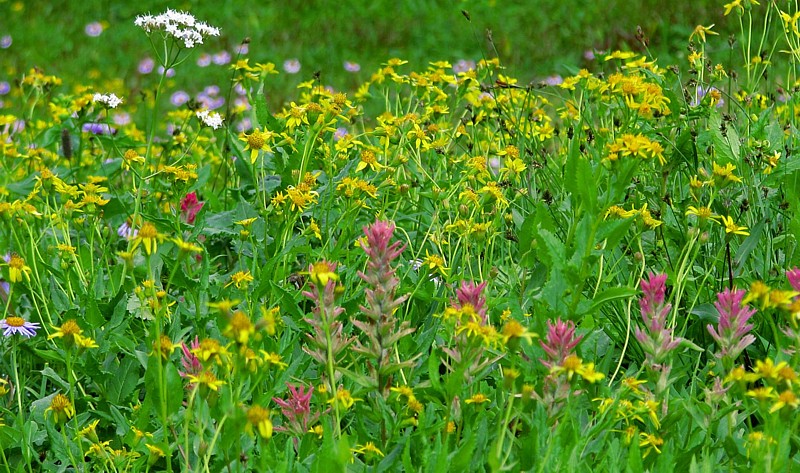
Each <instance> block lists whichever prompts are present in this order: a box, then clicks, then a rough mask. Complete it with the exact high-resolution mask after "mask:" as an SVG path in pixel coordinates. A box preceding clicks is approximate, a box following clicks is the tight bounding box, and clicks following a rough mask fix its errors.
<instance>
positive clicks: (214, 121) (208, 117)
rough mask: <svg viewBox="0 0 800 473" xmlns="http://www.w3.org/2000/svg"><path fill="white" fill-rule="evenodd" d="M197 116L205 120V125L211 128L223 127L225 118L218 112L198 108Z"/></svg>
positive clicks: (202, 120)
mask: <svg viewBox="0 0 800 473" xmlns="http://www.w3.org/2000/svg"><path fill="white" fill-rule="evenodd" d="M195 114H196V115H197V118H199V119H200V121H201V122H203V125H205V126H210V127H211V128H213V129H215V130H217V129H219V128H221V127H222V122H223V120H224V119H223V118H222V115H220V114H219V113H217V112H209V111H208V110H198V111H197V112H196V113H195Z"/></svg>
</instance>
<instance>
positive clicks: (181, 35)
mask: <svg viewBox="0 0 800 473" xmlns="http://www.w3.org/2000/svg"><path fill="white" fill-rule="evenodd" d="M133 24H135V25H136V26H138V27H140V28H142V29H143V30H145V31H146V32H147V33H151V32H153V31H162V32H164V33H166V34H168V35H169V36H172V37H173V38H175V39H177V40H178V41H181V42H183V44H184V46H186V47H187V48H193V47H194V46H195V45H198V44H203V39H204V38H205V37H207V36H219V33H220V31H219V28H216V27H213V26H209V25H207V24H206V23H203V22H202V21H198V20H197V19H196V18H195V17H194V16H192V14H190V13H186V12H182V11H176V10H171V9H167V11H165V12H164V13H162V14H160V15H139V16H137V17H136V20H134V22H133Z"/></svg>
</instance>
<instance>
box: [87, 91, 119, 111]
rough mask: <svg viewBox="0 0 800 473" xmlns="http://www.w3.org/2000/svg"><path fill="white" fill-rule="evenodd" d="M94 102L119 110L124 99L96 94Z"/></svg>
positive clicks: (112, 95)
mask: <svg viewBox="0 0 800 473" xmlns="http://www.w3.org/2000/svg"><path fill="white" fill-rule="evenodd" d="M92 101H93V102H94V103H100V104H103V105H105V106H106V107H108V108H117V107H118V106H119V105H120V104H121V103H122V99H121V98H119V97H117V96H116V95H114V94H94V97H92Z"/></svg>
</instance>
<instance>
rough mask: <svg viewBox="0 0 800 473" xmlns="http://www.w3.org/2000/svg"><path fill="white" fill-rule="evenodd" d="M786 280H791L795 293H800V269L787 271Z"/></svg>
mask: <svg viewBox="0 0 800 473" xmlns="http://www.w3.org/2000/svg"><path fill="white" fill-rule="evenodd" d="M786 278H787V279H788V280H789V284H791V285H792V288H794V290H795V291H800V268H792V269H790V270H789V271H786Z"/></svg>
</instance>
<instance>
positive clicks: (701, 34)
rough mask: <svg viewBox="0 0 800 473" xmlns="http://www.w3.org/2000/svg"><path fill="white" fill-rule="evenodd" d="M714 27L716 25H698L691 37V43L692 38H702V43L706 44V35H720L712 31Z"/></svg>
mask: <svg viewBox="0 0 800 473" xmlns="http://www.w3.org/2000/svg"><path fill="white" fill-rule="evenodd" d="M713 27H714V25H710V26H703V25H697V26H696V27H695V28H694V31H692V34H691V35H689V41H691V40H692V38H694V37H695V36H697V37H698V38H700V41H702V42H704V43H705V42H706V33H708V34H711V35H718V34H719V33H716V32H714V31H711V28H713Z"/></svg>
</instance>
